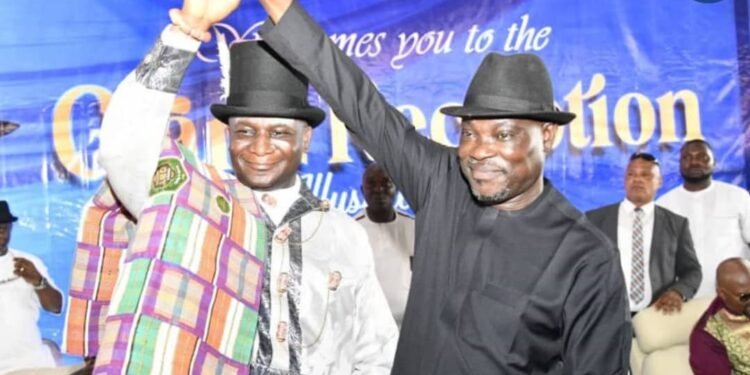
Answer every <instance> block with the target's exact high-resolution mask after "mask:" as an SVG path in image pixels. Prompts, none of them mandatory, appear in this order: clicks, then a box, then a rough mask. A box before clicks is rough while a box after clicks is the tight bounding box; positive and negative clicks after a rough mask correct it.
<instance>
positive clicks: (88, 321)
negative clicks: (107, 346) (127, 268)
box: [63, 182, 135, 357]
mask: <svg viewBox="0 0 750 375" xmlns="http://www.w3.org/2000/svg"><path fill="white" fill-rule="evenodd" d="M134 231H135V223H134V220H133V219H132V218H131V217H130V216H128V215H126V214H125V211H124V209H123V207H122V206H121V205H120V203H119V202H118V201H117V200H116V199H115V197H114V195H113V194H112V190H111V189H110V188H109V185H108V184H107V183H106V182H105V183H103V184H102V186H100V187H99V190H98V191H97V192H96V193H95V194H94V196H92V197H91V199H89V201H88V202H87V203H86V205H84V208H83V210H82V215H81V221H80V224H79V227H78V238H77V243H76V253H75V258H74V260H73V271H72V272H71V277H70V292H69V293H68V304H67V306H68V310H67V313H66V316H65V330H64V333H63V351H65V352H66V353H68V354H71V355H79V356H84V357H91V356H96V353H97V351H98V349H99V342H100V340H101V334H102V333H103V330H102V328H103V327H104V320H105V319H106V317H107V308H108V307H109V302H110V299H111V297H112V291H113V290H114V286H115V281H117V274H118V270H119V267H120V256H121V255H122V253H123V251H124V250H125V249H127V247H128V243H129V241H130V238H131V236H132V234H133V232H134Z"/></svg>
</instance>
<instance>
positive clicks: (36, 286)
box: [34, 277, 47, 290]
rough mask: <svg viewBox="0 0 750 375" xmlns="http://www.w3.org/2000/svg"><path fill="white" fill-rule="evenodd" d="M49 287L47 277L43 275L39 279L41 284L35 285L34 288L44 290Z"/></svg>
mask: <svg viewBox="0 0 750 375" xmlns="http://www.w3.org/2000/svg"><path fill="white" fill-rule="evenodd" d="M46 287H47V278H44V277H42V279H41V280H40V281H39V285H34V290H42V289H44V288H46Z"/></svg>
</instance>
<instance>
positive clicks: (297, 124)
mask: <svg viewBox="0 0 750 375" xmlns="http://www.w3.org/2000/svg"><path fill="white" fill-rule="evenodd" d="M229 125H230V126H234V125H255V126H289V127H294V128H304V127H305V126H307V123H306V122H305V121H303V120H299V119H293V118H284V117H257V116H244V117H230V118H229Z"/></svg>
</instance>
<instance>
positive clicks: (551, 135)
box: [542, 122, 559, 154]
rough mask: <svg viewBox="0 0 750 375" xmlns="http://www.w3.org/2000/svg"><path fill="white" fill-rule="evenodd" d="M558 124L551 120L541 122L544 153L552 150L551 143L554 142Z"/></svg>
mask: <svg viewBox="0 0 750 375" xmlns="http://www.w3.org/2000/svg"><path fill="white" fill-rule="evenodd" d="M558 126H559V125H557V124H553V123H551V122H545V123H544V124H542V144H543V145H544V153H545V154H549V153H550V152H551V151H552V145H554V144H555V136H556V135H557V127H558Z"/></svg>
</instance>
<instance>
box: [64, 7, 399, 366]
mask: <svg viewBox="0 0 750 375" xmlns="http://www.w3.org/2000/svg"><path fill="white" fill-rule="evenodd" d="M222 6H224V8H223V9H224V11H226V13H228V11H230V10H231V9H230V8H233V6H236V4H234V5H231V4H229V5H222V4H221V2H214V1H212V2H211V3H210V4H209V3H208V2H203V1H188V2H186V6H185V7H184V8H183V9H182V10H175V11H173V12H172V13H171V16H172V18H173V20H174V21H175V22H177V23H180V25H181V26H183V28H184V29H185V31H184V32H180V31H179V30H178V29H177V28H176V27H169V28H167V29H166V30H165V31H164V32H163V33H162V35H161V38H160V40H159V41H158V42H157V44H156V46H155V47H154V49H152V51H151V52H150V53H149V54H148V55H147V56H146V58H145V59H144V61H143V63H142V64H141V65H140V66H139V67H138V68H137V69H136V71H135V73H134V74H131V75H130V76H129V77H128V78H126V79H125V81H123V82H122V83H121V84H120V86H119V87H118V89H117V91H116V92H115V93H114V95H113V97H112V99H111V101H110V104H109V108H108V109H107V113H106V116H105V119H104V123H103V126H102V134H101V144H102V150H101V158H100V162H101V164H102V166H103V167H104V168H105V169H106V170H107V173H108V176H107V178H108V181H109V183H110V186H111V187H112V190H113V191H114V193H115V195H116V196H117V198H118V199H119V201H120V202H121V203H122V204H123V206H124V207H125V208H126V209H127V211H128V212H130V213H132V216H133V217H137V222H138V226H137V228H136V230H135V232H134V234H133V240H132V241H131V243H130V248H129V249H128V250H127V252H126V254H125V255H123V259H124V260H123V266H122V269H121V271H120V276H119V277H118V281H117V284H116V286H115V289H114V292H113V296H112V301H111V305H110V306H109V308H108V313H107V318H106V326H105V328H104V334H103V335H102V336H101V340H100V342H99V348H98V351H97V359H96V369H95V373H122V372H135V373H140V372H151V373H198V372H199V373H235V372H236V373H247V372H248V371H249V370H250V367H252V373H253V374H265V373H268V374H287V373H289V374H296V373H388V372H389V371H390V366H391V363H392V359H393V353H394V350H395V343H396V341H397V329H396V326H395V324H394V323H393V320H392V319H391V318H390V311H389V310H388V307H387V302H386V300H385V297H384V296H383V293H382V290H381V289H380V287H379V285H378V283H377V279H376V277H375V274H374V265H373V261H372V254H371V250H370V248H369V245H368V243H367V238H366V234H365V232H364V230H363V229H362V228H361V227H360V226H358V225H357V224H356V223H355V222H354V221H353V220H352V219H350V218H349V217H348V216H346V215H345V214H344V213H342V212H339V211H336V210H332V209H330V208H329V207H328V204H327V202H324V201H321V200H319V199H317V198H316V197H314V196H313V195H312V194H311V193H310V191H309V190H308V189H307V187H306V186H305V185H304V184H302V183H301V180H300V179H299V177H298V176H297V174H296V171H297V168H298V166H299V164H300V162H301V159H302V155H303V153H304V152H305V151H306V149H307V146H308V145H309V141H310V136H311V133H312V129H311V127H312V126H315V125H317V124H319V123H320V122H321V121H322V120H323V118H324V114H323V112H322V111H321V110H320V109H318V108H315V107H311V106H309V105H308V104H307V99H306V97H307V84H306V81H304V80H303V79H302V78H301V77H300V76H299V75H298V74H297V73H296V72H294V71H292V70H290V69H289V68H288V67H286V66H285V65H284V64H283V63H281V62H279V61H278V60H276V58H275V57H274V56H273V55H271V54H270V53H268V51H267V48H266V47H265V46H264V45H263V44H262V43H259V42H246V43H238V44H235V45H233V46H232V48H231V52H230V54H231V61H232V64H231V66H232V67H234V69H233V70H232V74H231V83H230V90H229V97H228V99H227V105H214V106H213V107H212V112H213V113H214V115H215V116H216V117H217V118H218V119H219V120H221V121H222V122H224V123H227V124H228V125H229V134H230V147H229V151H230V155H231V159H232V164H233V167H234V171H235V173H236V178H234V177H232V176H224V175H222V174H221V173H219V172H217V171H216V170H215V169H213V168H211V167H210V166H206V165H202V164H200V163H198V162H197V161H196V160H195V157H194V155H193V154H192V153H190V152H189V151H188V150H187V149H185V148H184V147H183V146H181V145H178V144H176V143H174V142H172V141H167V142H165V145H163V147H160V142H161V140H162V139H163V135H164V133H165V131H166V125H167V123H168V118H169V112H170V109H171V106H172V102H173V100H174V97H175V93H176V91H177V88H178V87H179V83H180V81H181V79H182V76H183V74H184V71H185V69H186V67H187V65H188V63H189V62H190V60H191V59H192V57H193V56H194V54H195V52H196V51H197V49H198V46H199V42H198V41H197V40H195V38H202V37H204V36H205V35H206V30H207V29H208V27H209V26H208V25H210V24H211V23H212V22H215V21H216V20H218V19H220V18H214V19H213V21H212V22H208V23H207V22H206V19H207V18H209V17H210V16H206V14H208V13H210V12H211V10H210V9H211V8H214V9H217V8H220V7H222ZM206 8H209V9H208V10H207V11H206V12H207V13H206V14H196V13H197V12H198V11H199V10H204V9H206ZM220 13H221V12H220ZM226 13H224V14H226ZM124 140H128V141H127V142H125V141H124ZM153 171H156V172H155V173H154V172H153ZM256 197H258V198H259V199H258V200H257V201H256V200H255V198H256ZM254 215H257V216H258V217H261V218H262V219H261V220H260V221H259V220H258V219H256V218H255V216H254ZM265 239H268V241H266V240H265ZM225 248H228V250H225ZM79 252H80V251H79ZM225 253H226V256H224V255H225ZM266 254H267V255H266ZM264 257H266V258H264ZM144 259H147V260H148V262H150V264H148V265H146V264H145V263H146V261H144ZM224 260H226V261H227V262H226V263H224ZM214 261H215V263H213V264H215V265H217V267H218V268H219V269H218V270H217V269H213V268H212V267H211V266H212V264H211V262H214ZM139 262H142V263H143V265H141V264H140V263H139ZM221 267H225V268H227V270H226V271H227V272H226V274H223V273H222V269H221ZM153 275H156V276H153ZM225 292H226V293H225ZM219 294H226V296H227V297H228V298H226V299H225V300H224V301H219V300H218V298H217V297H216V296H217V295H219ZM255 309H257V311H258V314H257V315H256V314H255V313H254V311H255ZM217 314H223V316H217ZM256 324H257V334H256ZM199 334H202V336H198V335H199ZM195 337H197V339H195Z"/></svg>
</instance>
